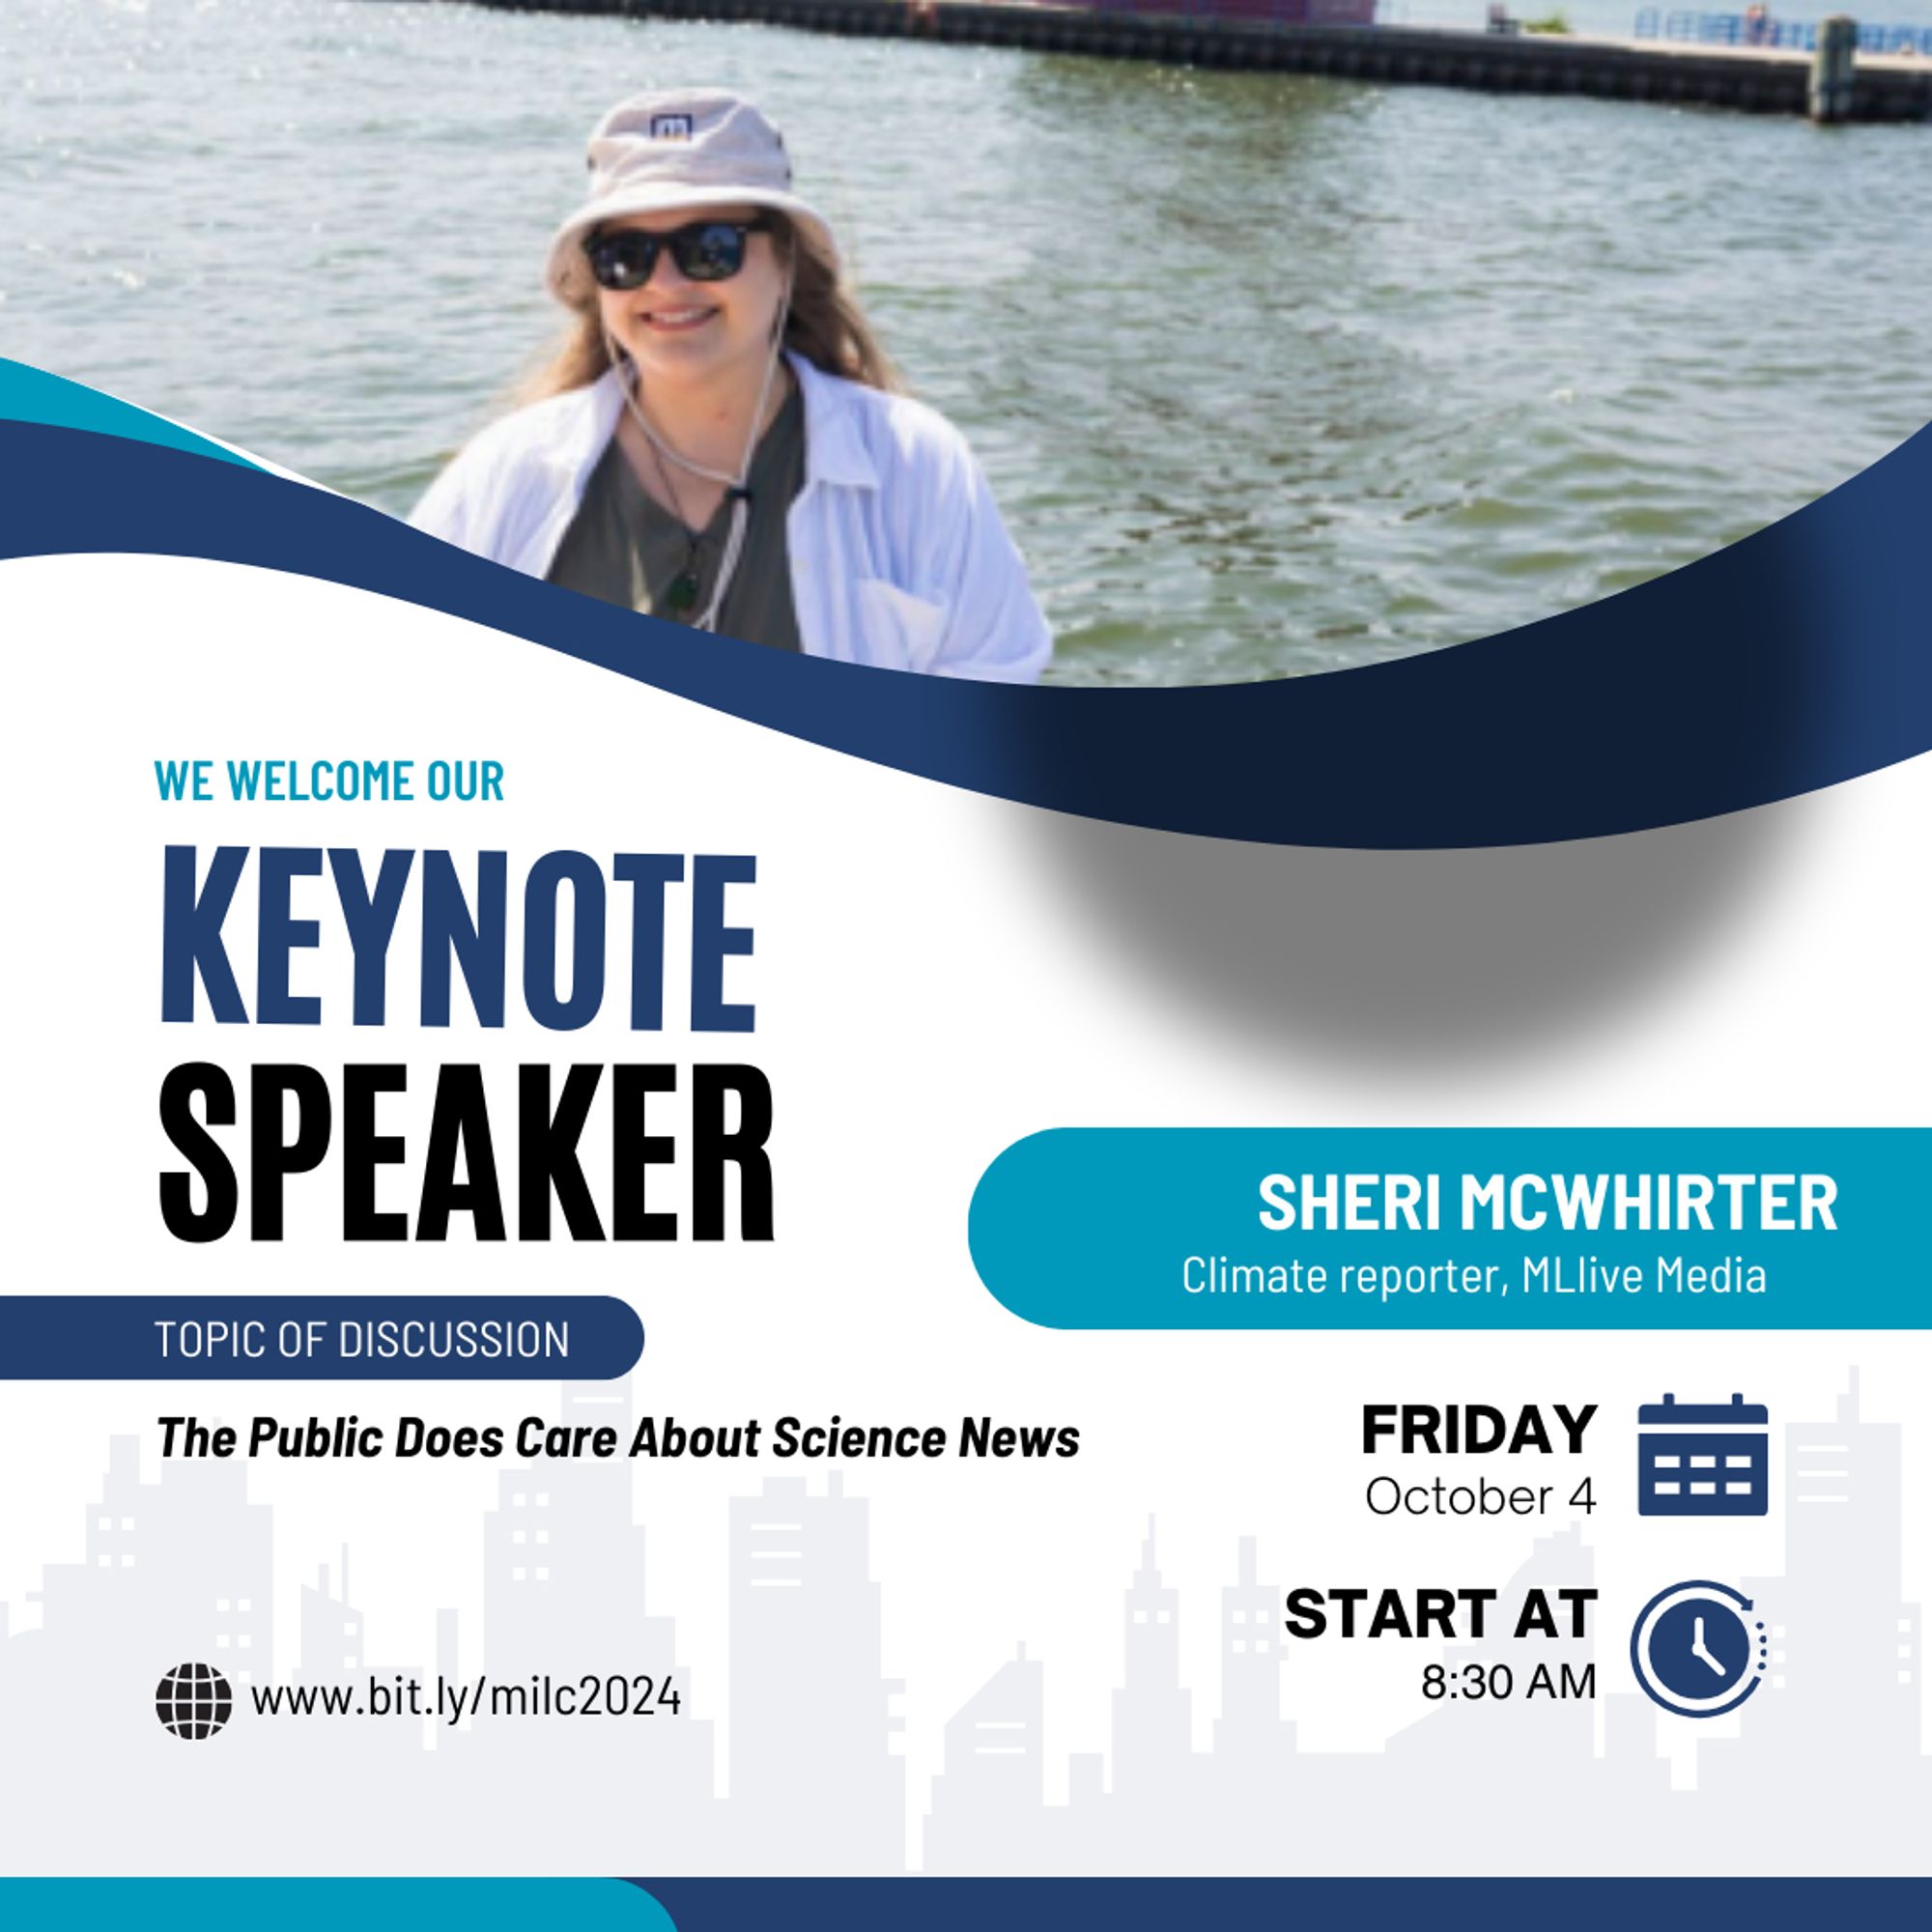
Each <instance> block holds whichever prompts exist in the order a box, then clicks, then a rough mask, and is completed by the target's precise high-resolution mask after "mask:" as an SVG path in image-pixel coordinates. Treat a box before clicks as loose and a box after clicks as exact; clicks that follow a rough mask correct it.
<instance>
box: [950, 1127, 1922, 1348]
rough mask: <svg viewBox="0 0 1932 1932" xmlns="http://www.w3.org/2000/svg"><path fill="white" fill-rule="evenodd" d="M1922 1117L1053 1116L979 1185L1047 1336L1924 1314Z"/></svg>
mask: <svg viewBox="0 0 1932 1932" xmlns="http://www.w3.org/2000/svg"><path fill="white" fill-rule="evenodd" d="M1928 1179H1932V1129H1926V1128H1922V1127H1898V1128H1890V1127H1815V1128H1813V1127H1467V1128H1449V1127H1412V1128H1411V1127H1349V1128H1309V1127H1295V1128H1266V1127H1164V1128H1156V1127H1063V1128H1057V1129H1054V1130H1053V1131H1050V1132H1047V1133H1040V1134H1035V1135H1033V1136H1032V1137H1030V1138H1029V1139H1027V1140H1023V1141H1019V1142H1016V1143H1015V1144H1014V1145H1013V1146H1012V1147H1009V1148H1008V1149H1007V1151H1005V1152H1004V1153H1002V1154H1001V1155H1000V1156H999V1158H998V1159H997V1160H995V1161H994V1162H993V1164H992V1166H991V1167H989V1168H988V1169H987V1170H986V1172H985V1174H984V1175H983V1176H982V1177H981V1178H980V1184H979V1187H978V1188H977V1189H976V1190H975V1192H974V1196H973V1204H972V1208H971V1210H970V1213H969V1216H968V1228H967V1237H968V1240H969V1242H970V1243H971V1246H972V1252H973V1261H974V1264H975V1265H976V1266H977V1267H978V1269H979V1270H980V1279H981V1280H982V1281H983V1282H984V1283H985V1285H986V1286H987V1288H988V1289H990V1290H991V1291H992V1293H994V1295H996V1296H997V1297H998V1298H999V1300H1001V1301H1002V1302H1004V1303H1005V1304H1006V1306H1007V1307H1008V1308H1009V1309H1011V1310H1012V1312H1013V1313H1014V1314H1015V1315H1019V1316H1022V1317H1024V1318H1025V1319H1026V1320H1027V1321H1035V1322H1038V1323H1039V1324H1041V1325H1042V1326H1044V1327H1050V1328H1221V1329H1227V1328H1352V1329H1376V1328H1472V1329H1494V1328H1705V1327H1720V1328H1754V1329H1755V1328H1923V1327H1926V1326H1928V1325H1932V1321H1928V1311H1932V1294H1928V1268H1927V1245H1926V1240H1925V1236H1924V1219H1925V1210H1924V1204H1925V1203H1926V1202H1927V1201H1928V1200H1932V1187H1928Z"/></svg>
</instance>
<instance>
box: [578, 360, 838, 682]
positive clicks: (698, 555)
mask: <svg viewBox="0 0 1932 1932" xmlns="http://www.w3.org/2000/svg"><path fill="white" fill-rule="evenodd" d="M804 483H805V404H804V401H803V399H802V398H801V397H800V395H799V392H798V390H797V389H796V388H794V389H793V390H792V392H791V394H790V395H789V396H788V397H786V398H785V402H784V406H783V408H782V409H781V410H780V411H779V412H778V414H777V416H776V417H775V418H774V419H773V421H772V426H771V428H770V429H768V430H767V431H766V432H765V434H764V436H763V438H762V439H761V440H760V441H759V443H758V447H757V449H756V450H755V451H754V452H753V457H752V473H751V475H750V477H749V478H747V488H748V489H749V490H750V491H751V493H752V508H751V517H750V522H749V524H748V525H747V526H746V530H745V549H744V554H742V555H741V556H740V557H739V559H738V569H737V573H736V575H735V576H734V577H733V578H732V580H731V582H730V585H729V586H728V588H727V589H726V590H725V607H724V609H723V610H721V611H719V613H718V629H719V630H720V631H721V632H722V633H723V634H724V635H725V637H727V638H743V639H746V640H747V641H748V642H751V643H754V644H771V645H774V646H776V647H777V648H778V649H780V650H786V651H795V650H797V649H798V648H799V641H798V615H797V613H796V611H793V609H792V602H791V553H790V549H789V547H788V545H787V544H786V541H785V513H786V512H787V511H788V510H789V509H790V508H791V503H792V498H793V497H796V496H797V495H798V493H799V491H800V489H801V488H802V487H803V486H804ZM730 527H731V499H730V498H729V497H725V500H724V501H723V502H721V503H720V504H719V506H718V510H717V513H716V514H715V515H714V516H713V517H712V519H711V521H710V522H709V523H708V524H707V525H705V526H704V528H703V529H702V530H701V531H699V532H698V533H697V535H696V545H695V547H694V541H693V536H692V533H691V532H690V531H689V530H687V529H686V528H685V526H684V525H682V524H681V523H679V522H678V520H677V519H676V517H674V516H673V515H672V514H671V513H670V512H669V511H668V510H667V509H666V508H665V507H664V506H663V504H661V503H659V502H658V501H657V499H656V498H655V497H652V496H651V494H650V493H649V491H647V490H646V489H645V488H644V486H643V485H642V483H640V482H639V480H638V473H637V471H636V470H634V469H632V468H631V463H630V459H629V458H628V457H627V456H625V454H624V452H623V450H622V449H621V448H619V447H618V443H617V439H616V438H615V437H614V436H613V437H612V438H611V443H610V447H609V448H607V449H606V450H605V452H604V454H603V455H602V456H601V457H600V458H599V459H598V462H597V468H596V469H594V470H592V471H591V474H590V481H589V484H588V485H587V486H586V488H585V489H584V492H583V501H582V503H580V504H579V505H578V509H577V515H576V516H575V517H574V518H573V519H572V520H571V525H570V527H569V529H567V530H566V531H565V532H564V535H563V541H562V543H560V544H559V545H558V546H557V552H556V557H555V559H554V562H553V563H552V564H551V567H550V582H553V583H560V584H561V585H562V586H563V587H564V588H565V589H566V590H579V591H582V593H583V595H584V596H586V597H600V598H602V599H603V600H604V602H605V603H607V604H621V605H623V606H625V607H626V608H627V609H629V610H633V611H645V612H647V613H648V614H650V615H652V616H657V617H668V618H669V619H670V620H671V621H672V622H673V623H685V624H688V623H691V622H693V621H694V620H695V619H696V617H697V616H698V614H699V613H700V612H701V611H703V610H704V609H705V607H706V606H707V605H708V604H709V603H710V602H711V590H712V586H713V584H714V583H715V582H717V578H718V566H719V564H720V562H721V561H722V560H723V558H724V554H725V537H726V535H727V534H728V533H729V531H730ZM687 573H689V574H690V575H691V576H693V577H695V579H696V591H695V594H693V595H690V596H688V597H686V598H685V599H683V600H682V606H681V608H680V600H679V599H677V598H676V597H675V596H674V595H673V586H674V585H675V584H676V583H677V582H678V580H679V579H680V578H682V577H685V576H686V575H687Z"/></svg>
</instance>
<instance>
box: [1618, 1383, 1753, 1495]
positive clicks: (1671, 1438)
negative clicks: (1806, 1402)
mask: <svg viewBox="0 0 1932 1932" xmlns="http://www.w3.org/2000/svg"><path fill="white" fill-rule="evenodd" d="M1636 1421H1637V1432H1636V1511H1637V1514H1638V1515H1639V1516H1765V1515H1767V1514H1768V1513H1769V1512H1770V1509H1771V1431H1770V1428H1769V1426H1768V1425H1769V1424H1770V1421H1771V1412H1770V1410H1769V1409H1767V1408H1766V1407H1765V1406H1764V1405H1763V1404H1762V1403H1755V1402H1747V1401H1746V1400H1745V1399H1744V1397H1743V1396H1741V1395H1734V1396H1732V1397H1731V1399H1730V1401H1729V1402H1727V1403H1721V1402H1679V1401H1678V1400H1677V1398H1676V1397H1675V1396H1674V1395H1666V1396H1665V1397H1664V1398H1663V1400H1662V1402H1655V1403H1645V1404H1644V1405H1643V1406H1641V1407H1639V1408H1638V1410H1637V1412H1636Z"/></svg>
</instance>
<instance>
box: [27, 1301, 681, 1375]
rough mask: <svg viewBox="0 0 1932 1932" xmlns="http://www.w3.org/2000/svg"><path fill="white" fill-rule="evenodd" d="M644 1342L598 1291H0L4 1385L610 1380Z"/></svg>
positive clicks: (627, 1316)
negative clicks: (422, 1292) (8, 1383)
mask: <svg viewBox="0 0 1932 1932" xmlns="http://www.w3.org/2000/svg"><path fill="white" fill-rule="evenodd" d="M643 1349H644V1326H643V1323H642V1322H641V1321H639V1320H638V1315H637V1311H636V1310H635V1309H633V1308H632V1307H631V1306H630V1305H629V1304H628V1303H626V1302H622V1301H619V1300H618V1299H617V1298H616V1297H615V1296H614V1295H609V1294H450V1295H438V1294H9V1295H0V1380H7V1381H142V1382H162V1381H197V1382H200V1381H392V1382H414V1381H565V1380H568V1381H608V1380H611V1379H612V1378H616V1377H618V1376H623V1375H628V1374H629V1373H630V1372H631V1370H632V1369H634V1368H636V1367H637V1364H638V1357H639V1355H641V1354H642V1353H643Z"/></svg>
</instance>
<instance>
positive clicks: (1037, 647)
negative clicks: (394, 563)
mask: <svg viewBox="0 0 1932 1932" xmlns="http://www.w3.org/2000/svg"><path fill="white" fill-rule="evenodd" d="M590 172H591V192H590V197H589V199H588V200H587V201H586V202H585V203H584V205H583V206H582V208H580V209H579V210H578V211H577V213H575V214H573V215H572V216H571V217H570V219H569V220H567V221H566V222H565V223H564V224H563V226H562V227H561V228H560V229H558V231H557V233H556V235H555V237H554V240H553V241H552V243H551V251H550V261H549V269H548V281H549V285H550V289H551V292H552V293H553V294H554V296H555V297H556V298H557V299H558V300H559V301H561V302H563V303H564V304H565V305H566V306H567V307H569V308H570V309H571V310H572V311H573V312H574V313H575V315H576V317H577V321H576V325H575V327H574V329H573V331H572V334H571V336H570V339H569V341H568V342H567V344H566V345H565V347H564V349H563V350H562V352H561V353H560V354H559V355H558V356H557V357H556V359H555V360H554V362H553V363H552V365H551V366H550V368H549V369H547V370H546V371H545V372H544V374H543V375H542V376H541V377H540V378H539V379H538V380H537V382H536V384H533V386H532V391H531V394H530V396H529V397H528V399H526V403H525V405H524V407H523V408H521V409H519V410H518V411H516V412H514V413H513V414H511V415H509V416H507V417H505V418H503V419H502V420H501V421H500V422H497V423H496V424H494V425H493V426H492V427H491V428H490V429H488V430H486V431H485V432H484V433H483V434H482V435H481V436H479V437H478V438H477V439H476V440H474V441H473V442H472V443H470V444H469V447H468V448H466V449H465V450H464V451H463V452H462V453H461V454H460V455H459V456H458V457H457V458H456V460H455V461H454V462H453V463H451V464H450V466H449V467H448V469H445V470H444V471H443V473H442V474H441V476H440V477H439V478H438V479H437V481H436V483H435V484H434V485H432V486H431V488H430V490H429V493H428V494H427V495H426V496H425V497H424V498H423V500H422V502H421V503H420V504H419V505H418V506H417V508H416V511H415V516H414V518H413V521H414V522H415V523H416V524H417V525H418V526H419V527H421V528H423V529H426V530H429V531H431V532H432V533H434V534H436V535H438V536H441V537H444V538H447V539H448V540H449V541H450V542H452V543H457V544H461V545H463V546H464V547H465V548H466V549H469V550H472V551H475V552H477V553H478V554H482V555H484V556H488V557H491V558H494V559H495V560H496V561H497V562H499V563H504V564H508V565H510V566H511V567H512V568H514V569H518V570H523V571H526V572H528V573H530V574H531V575H533V576H540V577H545V578H548V579H549V580H550V581H551V582H554V583H558V584H561V585H563V586H564V587H566V588H568V589H572V590H579V591H582V592H584V593H586V594H588V595H590V596H593V597H599V598H602V599H604V600H605V601H607V602H610V603H614V604H621V605H624V606H626V607H628V608H630V609H633V610H637V611H647V612H649V613H651V614H653V615H657V616H663V617H668V618H672V619H675V620H676V621H678V622H681V623H685V624H689V625H691V626H692V627H693V628H694V629H696V630H701V631H717V632H721V633H724V634H726V635H729V636H732V637H737V638H742V639H748V640H750V641H752V642H755V643H763V644H770V645H773V646H776V647H779V648H782V649H791V650H799V651H803V652H805V653H807V654H809V655H811V656H815V657H830V658H838V659H843V660H845V661H846V662H848V663H855V664H866V665H873V666H878V667H883V668H894V669H901V670H925V671H938V672H943V673H947V674H950V675H952V676H957V677H975V678H985V679H995V680H1000V681H1004V682H1009V683H1030V682H1032V681H1033V680H1034V679H1036V678H1037V677H1038V675H1039V673H1040V671H1041V670H1042V668H1044V667H1045V665H1046V662H1047V660H1048V658H1049V656H1050V655H1051V651H1052V644H1051V640H1050V639H1049V637H1048V635H1047V630H1046V625H1045V621H1044V620H1043V618H1042V617H1041V616H1040V613H1039V609H1038V606H1037V604H1036V602H1035V601H1034V597H1033V593H1032V590H1031V589H1030V588H1029V586H1028V583H1027V579H1026V571H1025V567H1024V565H1023V564H1022V563H1021V561H1020V557H1019V554H1018V552H1017V551H1016V550H1015V549H1014V547H1013V544H1012V541H1011V539H1010V538H1009V536H1008V534H1007V531H1006V527H1005V526H1004V525H1003V524H1002V522H1001V520H1000V515H999V511H998V509H997V508H996V507H995V505H994V503H993V499H992V495H991V492H990V491H989V490H988V489H987V486H986V482H985V478H984V477H983V476H982V475H981V473H980V468H979V465H978V464H977V463H976V462H975V460H974V458H973V455H972V453H971V451H970V450H969V449H968V448H967V447H966V444H965V441H964V440H963V439H962V438H961V437H960V436H959V434H958V432H957V431H956V430H954V429H953V428H952V425H951V424H950V423H948V422H946V421H945V420H944V418H942V417H941V416H939V415H937V414H936V413H935V412H933V411H931V410H929V409H926V408H925V407H924V406H923V405H922V404H919V403H916V402H914V401H913V400H911V399H910V398H909V397H907V396H905V395H902V394H899V393H897V391H896V386H895V378H894V376H893V373H892V370H891V368H890V365H889V364H888V363H887V361H886V358H885V356H884V355H883V354H882V353H881V351H880V349H879V347H878V344H877V343H876V342H875V341H874V340H873V337H872V334H871V331H870V329H869V328H868V327H867V324H866V321H865V318H864V316H863V315H862V314H861V313H860V310H859V308H858V305H857V303H856V301H855V300H854V299H853V298H852V296H851V294H850V292H849V290H848V289H847V288H846V286H845V285H844V283H843V281H842V279H841V275H840V270H839V259H838V244H837V242H836V241H834V239H833V236H832V231H831V229H830V228H829V227H828V226H827V225H826V223H825V221H824V219H823V217H822V216H821V215H819V213H817V212H816V211H815V210H814V209H813V208H811V207H810V204H809V203H807V202H805V201H803V200H801V199H800V198H799V197H798V196H797V195H796V194H794V193H793V192H792V187H791V164H790V162H789V160H788V159H787V157H786V155H785V149H784V142H783V140H782V139H781V136H780V134H779V132H778V129H777V128H774V127H773V126H772V125H771V123H770V122H769V121H767V120H766V119H765V118H764V116H763V115H762V114H760V113H759V112H758V110H757V109H756V108H755V107H753V105H752V104H751V103H750V102H749V101H747V100H744V99H740V98H739V97H737V96H735V95H730V94H724V93H717V92H707V91H698V90H687V91H682V92H676V93H660V94H648V95H641V96H639V97H638V98H637V99H634V100H629V101H626V102H625V103H624V104H623V105H621V106H619V107H616V108H613V109H612V110H611V113H609V114H608V115H606V116H605V118H604V120H603V122H602V123H601V124H600V125H599V127H598V128H597V129H596V131H595V132H594V133H593V134H592V136H591V139H590Z"/></svg>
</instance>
